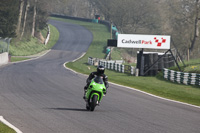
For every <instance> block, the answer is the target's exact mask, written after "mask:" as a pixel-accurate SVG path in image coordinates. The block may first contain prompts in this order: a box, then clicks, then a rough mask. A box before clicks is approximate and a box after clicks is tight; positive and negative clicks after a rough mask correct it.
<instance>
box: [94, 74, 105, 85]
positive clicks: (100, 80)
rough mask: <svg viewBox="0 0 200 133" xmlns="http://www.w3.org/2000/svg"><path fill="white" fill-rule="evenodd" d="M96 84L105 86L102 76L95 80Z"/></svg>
mask: <svg viewBox="0 0 200 133" xmlns="http://www.w3.org/2000/svg"><path fill="white" fill-rule="evenodd" d="M94 82H95V83H98V84H104V83H103V79H102V78H101V77H100V76H97V77H95V78H94Z"/></svg>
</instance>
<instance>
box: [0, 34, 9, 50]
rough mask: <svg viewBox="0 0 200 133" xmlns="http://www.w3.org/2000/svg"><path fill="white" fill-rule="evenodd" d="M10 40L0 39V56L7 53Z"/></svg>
mask: <svg viewBox="0 0 200 133" xmlns="http://www.w3.org/2000/svg"><path fill="white" fill-rule="evenodd" d="M10 41H11V38H1V37H0V54H1V53H4V52H9V45H10Z"/></svg>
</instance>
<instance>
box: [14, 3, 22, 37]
mask: <svg viewBox="0 0 200 133" xmlns="http://www.w3.org/2000/svg"><path fill="white" fill-rule="evenodd" d="M23 8H24V0H21V1H20V9H19V18H18V23H17V28H16V33H17V35H19V34H20V27H21V21H22V13H23Z"/></svg>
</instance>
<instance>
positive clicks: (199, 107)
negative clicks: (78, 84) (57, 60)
mask: <svg viewBox="0 0 200 133" xmlns="http://www.w3.org/2000/svg"><path fill="white" fill-rule="evenodd" d="M84 55H85V53H84V54H83V55H81V56H80V57H79V58H77V59H75V60H73V61H72V62H74V61H76V60H78V59H80V58H82V57H83V56H84ZM66 63H68V62H65V63H64V64H63V66H64V67H65V68H66V69H68V70H70V71H72V72H74V73H76V74H80V75H83V76H88V75H86V74H82V73H78V72H76V71H74V70H72V69H70V68H68V67H66V66H65V64H66ZM109 83H111V84H113V85H116V86H119V87H124V88H127V89H130V90H134V91H137V92H141V93H143V94H146V95H149V96H152V97H155V98H158V99H162V100H166V101H170V102H174V103H179V104H183V105H187V106H191V107H195V108H198V109H200V106H196V105H192V104H188V103H184V102H179V101H175V100H171V99H167V98H163V97H159V96H156V95H153V94H150V93H147V92H144V91H141V90H138V89H135V88H131V87H128V86H123V85H119V84H116V83H112V82H109Z"/></svg>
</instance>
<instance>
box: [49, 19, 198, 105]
mask: <svg viewBox="0 0 200 133" xmlns="http://www.w3.org/2000/svg"><path fill="white" fill-rule="evenodd" d="M52 19H56V20H60V21H65V22H69V23H74V24H79V25H82V26H84V27H86V28H87V29H88V30H90V31H91V32H92V33H93V42H92V44H91V46H90V47H89V49H88V51H87V53H86V55H85V56H84V57H83V58H81V59H79V60H77V61H76V62H69V63H67V64H66V66H67V67H68V68H71V69H73V70H75V71H77V72H80V73H83V74H89V73H91V72H92V71H95V70H96V67H94V66H90V65H87V59H88V57H90V56H91V57H97V58H104V57H105V49H106V42H107V39H109V36H110V33H109V31H108V29H107V27H106V26H104V25H101V24H94V23H87V22H80V21H74V20H67V19H60V18H52ZM106 74H107V75H108V77H109V81H111V82H113V83H117V84H121V85H125V86H129V87H133V88H136V89H139V90H142V91H145V92H148V93H151V94H154V95H157V96H161V97H164V98H168V99H172V100H177V101H181V102H185V103H189V104H193V105H197V106H200V87H199V86H191V85H180V84H177V83H172V82H170V81H166V80H163V78H162V77H161V76H159V75H158V76H157V77H134V76H131V75H127V74H124V73H118V72H114V71H111V70H106Z"/></svg>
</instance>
